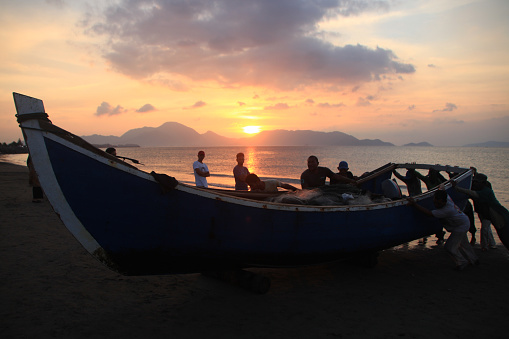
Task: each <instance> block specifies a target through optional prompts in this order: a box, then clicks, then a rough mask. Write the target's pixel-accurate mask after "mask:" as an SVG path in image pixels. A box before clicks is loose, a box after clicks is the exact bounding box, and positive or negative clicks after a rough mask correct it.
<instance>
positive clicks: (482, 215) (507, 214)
mask: <svg viewBox="0 0 509 339" xmlns="http://www.w3.org/2000/svg"><path fill="white" fill-rule="evenodd" d="M472 169H473V171H474V173H475V175H474V178H473V180H472V189H471V190H468V189H465V188H461V187H458V186H456V182H455V181H452V182H451V183H452V185H453V186H454V188H455V189H456V190H457V191H458V192H461V193H464V194H466V195H467V196H468V197H469V198H471V199H472V200H473V201H474V210H475V211H476V212H477V214H478V215H479V219H480V220H481V249H482V250H483V251H487V250H488V247H490V248H496V244H495V239H494V238H493V233H492V232H491V226H490V223H492V224H493V226H495V229H496V230H497V233H498V237H499V238H500V240H501V241H502V243H503V244H504V245H505V246H506V247H507V248H509V211H508V210H507V209H506V208H505V207H504V206H502V204H500V202H499V201H498V200H497V198H496V197H495V193H494V192H493V189H492V188H491V184H490V182H489V181H488V177H487V176H486V175H485V174H482V173H476V170H475V168H472ZM483 228H484V230H483ZM490 234H491V237H490Z"/></svg>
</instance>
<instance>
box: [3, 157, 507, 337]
mask: <svg viewBox="0 0 509 339" xmlns="http://www.w3.org/2000/svg"><path fill="white" fill-rule="evenodd" d="M31 194H32V191H31V187H29V186H28V170H27V168H26V167H24V166H19V165H14V164H10V163H6V162H1V161H0V230H1V234H0V239H1V240H0V253H1V255H2V260H1V261H0V271H1V272H2V283H1V284H0V286H1V287H0V291H1V305H2V306H1V315H2V316H1V319H2V320H1V325H0V331H1V332H0V333H2V337H3V338H20V337H38V338H49V337H52V338H55V337H56V338H112V337H129V338H145V337H147V336H148V337H151V338H168V337H172V338H225V337H237V338H260V337H268V338H282V337H295V338H310V337H316V338H329V337H330V338H394V337H404V338H430V337H434V338H452V337H458V338H474V337H476V338H485V337H490V338H505V337H507V333H506V332H507V331H506V325H505V315H506V314H508V313H509V293H508V290H507V289H508V287H507V281H509V251H508V250H507V249H506V248H505V247H503V246H501V245H499V246H498V248H497V249H496V250H490V251H488V252H481V251H480V248H479V247H478V246H477V247H476V248H475V250H476V253H477V254H478V256H479V257H480V260H481V265H479V266H476V267H468V268H467V269H465V270H464V271H462V272H457V271H455V270H454V269H453V268H454V264H453V262H452V260H451V259H450V258H449V257H448V256H447V254H446V253H445V250H444V249H443V247H441V246H438V245H434V246H429V247H422V248H405V247H404V246H402V247H401V246H400V247H398V248H397V249H390V250H386V251H383V252H381V253H380V256H379V264H378V265H377V266H376V267H375V268H373V269H367V268H363V267H359V266H356V265H353V264H351V263H348V262H342V263H333V264H327V265H318V266H312V267H303V268H288V269H262V268H259V269H252V271H256V272H258V273H261V274H264V275H266V276H268V277H270V278H271V280H272V286H271V289H270V290H269V292H268V293H267V294H265V295H257V294H254V293H252V292H249V291H246V290H243V289H241V288H240V287H237V286H232V285H229V284H227V283H224V282H221V281H218V280H215V279H212V278H209V277H205V276H203V275H201V274H185V275H167V276H122V275H119V274H117V273H115V272H113V271H110V270H109V269H108V268H106V267H105V266H104V265H102V264H101V263H100V262H99V261H97V260H96V259H95V258H93V257H92V256H91V255H89V254H88V253H87V252H86V251H85V250H84V249H83V247H82V246H81V245H80V244H79V243H78V241H77V240H75V239H74V238H73V236H72V235H71V234H70V233H69V232H68V231H67V229H66V228H65V226H64V225H63V224H62V222H61V221H60V219H59V218H58V216H57V215H56V213H55V212H54V211H53V210H52V208H51V206H50V204H49V203H48V201H47V200H46V199H45V200H44V201H43V202H42V203H39V204H35V203H32V202H31V201H32V196H31ZM477 234H478V235H479V234H480V232H478V233H477ZM430 241H431V240H430ZM433 242H434V241H433Z"/></svg>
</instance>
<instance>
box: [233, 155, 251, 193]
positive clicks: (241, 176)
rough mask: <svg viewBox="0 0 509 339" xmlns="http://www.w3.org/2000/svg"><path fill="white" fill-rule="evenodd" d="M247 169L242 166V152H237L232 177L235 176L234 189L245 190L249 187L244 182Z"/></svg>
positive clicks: (247, 172)
mask: <svg viewBox="0 0 509 339" xmlns="http://www.w3.org/2000/svg"><path fill="white" fill-rule="evenodd" d="M248 174H249V170H248V169H247V167H245V166H244V153H238V154H237V166H235V167H234V168H233V177H234V178H235V190H236V191H247V190H248V189H249V187H247V184H246V176H247V175H248Z"/></svg>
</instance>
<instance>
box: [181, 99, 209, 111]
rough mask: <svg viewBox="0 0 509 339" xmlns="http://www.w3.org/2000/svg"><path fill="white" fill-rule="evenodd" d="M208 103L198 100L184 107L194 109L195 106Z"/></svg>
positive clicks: (198, 106)
mask: <svg viewBox="0 0 509 339" xmlns="http://www.w3.org/2000/svg"><path fill="white" fill-rule="evenodd" d="M205 105H206V103H205V102H204V101H201V100H199V101H197V102H195V103H194V104H193V105H191V106H189V107H184V109H194V108H200V107H203V106H205Z"/></svg>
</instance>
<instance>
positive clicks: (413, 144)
mask: <svg viewBox="0 0 509 339" xmlns="http://www.w3.org/2000/svg"><path fill="white" fill-rule="evenodd" d="M403 146H424V147H433V145H432V144H430V143H429V142H425V141H423V142H418V143H415V142H411V143H409V144H404V145H403Z"/></svg>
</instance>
